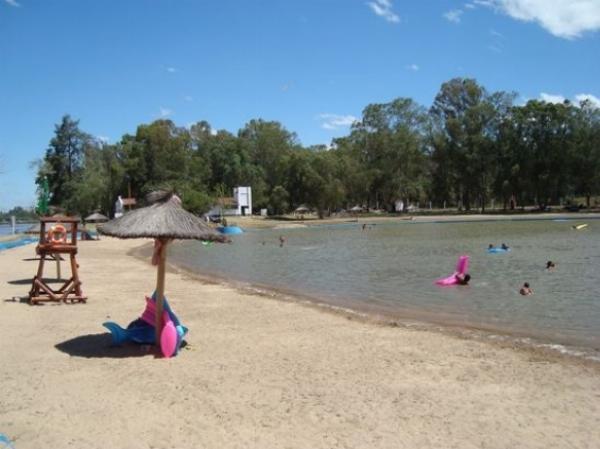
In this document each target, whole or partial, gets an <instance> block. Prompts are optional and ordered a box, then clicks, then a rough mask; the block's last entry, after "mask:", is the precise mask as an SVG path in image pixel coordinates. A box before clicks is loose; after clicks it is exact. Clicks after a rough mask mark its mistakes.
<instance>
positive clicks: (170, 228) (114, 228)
mask: <svg viewBox="0 0 600 449" xmlns="http://www.w3.org/2000/svg"><path fill="white" fill-rule="evenodd" d="M147 201H148V202H149V203H152V204H151V205H150V206H147V207H143V208H141V209H136V210H133V211H131V212H127V213H126V214H125V215H123V216H122V217H119V218H116V219H114V220H111V221H109V222H107V223H104V224H101V225H99V226H98V232H99V233H100V234H104V235H109V236H113V237H118V238H121V239H137V238H153V239H155V240H154V255H153V256H152V263H153V264H154V265H158V273H157V277H156V321H155V327H156V329H155V331H156V344H157V345H160V333H161V330H162V316H163V302H164V293H165V265H166V263H165V261H166V256H167V245H168V244H169V242H170V241H171V240H173V239H195V240H204V241H218V242H227V241H229V239H228V238H227V236H224V235H223V234H221V233H219V232H217V231H214V230H213V229H212V228H211V227H209V226H208V225H207V224H206V223H204V222H203V221H202V220H200V219H199V218H198V217H196V216H195V215H192V214H190V213H189V212H187V211H186V210H185V209H183V208H182V207H181V200H180V199H179V198H178V197H177V196H176V195H173V194H172V193H169V192H153V193H151V194H150V195H148V197H147Z"/></svg>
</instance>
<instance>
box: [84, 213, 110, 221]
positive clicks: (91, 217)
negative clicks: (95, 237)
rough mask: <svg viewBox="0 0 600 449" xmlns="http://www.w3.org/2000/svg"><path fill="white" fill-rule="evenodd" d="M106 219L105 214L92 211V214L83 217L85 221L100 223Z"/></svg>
mask: <svg viewBox="0 0 600 449" xmlns="http://www.w3.org/2000/svg"><path fill="white" fill-rule="evenodd" d="M108 220H109V218H108V217H107V216H106V215H102V214H101V213H99V212H94V213H93V214H91V215H88V216H87V217H85V221H87V222H88V223H101V222H105V221H108Z"/></svg>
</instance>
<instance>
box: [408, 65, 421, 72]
mask: <svg viewBox="0 0 600 449" xmlns="http://www.w3.org/2000/svg"><path fill="white" fill-rule="evenodd" d="M406 68H407V69H408V70H412V71H413V72H418V71H419V69H420V68H421V67H419V66H418V65H417V64H409V65H407V66H406Z"/></svg>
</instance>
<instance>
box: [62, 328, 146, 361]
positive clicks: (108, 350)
mask: <svg viewBox="0 0 600 449" xmlns="http://www.w3.org/2000/svg"><path fill="white" fill-rule="evenodd" d="M54 347H55V348H56V349H58V350H59V351H61V352H64V353H65V354H69V355H70V356H71V357H85V358H113V359H122V358H125V357H144V356H155V355H156V353H155V348H154V346H148V345H136V344H126V345H123V346H112V338H111V336H110V334H109V333H104V334H89V335H81V336H79V337H75V338H72V339H70V340H66V341H63V342H62V343H59V344H57V345H55V346H54Z"/></svg>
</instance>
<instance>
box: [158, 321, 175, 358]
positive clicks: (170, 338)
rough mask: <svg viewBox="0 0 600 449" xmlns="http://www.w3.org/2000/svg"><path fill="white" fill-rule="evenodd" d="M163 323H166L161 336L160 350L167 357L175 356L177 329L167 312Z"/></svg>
mask: <svg viewBox="0 0 600 449" xmlns="http://www.w3.org/2000/svg"><path fill="white" fill-rule="evenodd" d="M163 321H164V323H165V325H164V327H163V330H162V333H161V335H160V349H161V351H162V353H163V355H164V356H165V357H167V358H168V357H171V356H172V355H173V354H175V350H176V349H177V329H175V325H174V324H173V321H171V318H170V317H169V314H168V313H167V311H165V312H164V314H163Z"/></svg>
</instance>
